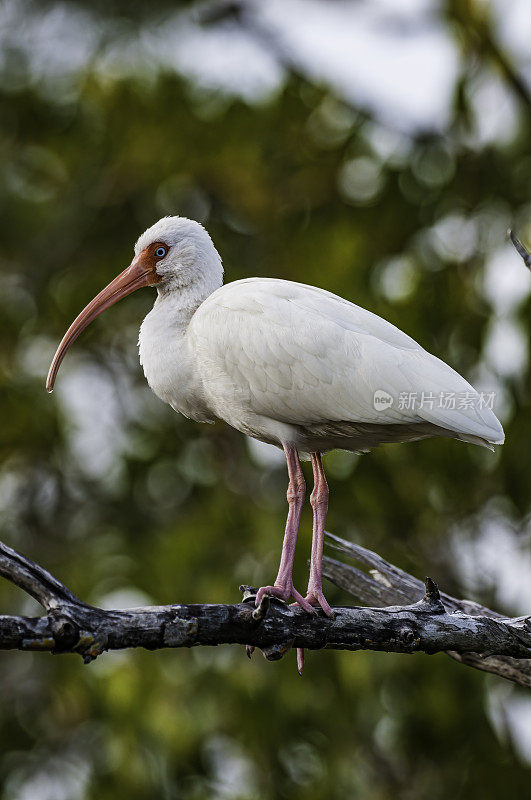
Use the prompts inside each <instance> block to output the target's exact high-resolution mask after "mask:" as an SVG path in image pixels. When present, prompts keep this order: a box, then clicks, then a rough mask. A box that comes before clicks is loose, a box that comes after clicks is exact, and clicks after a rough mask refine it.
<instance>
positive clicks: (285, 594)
mask: <svg viewBox="0 0 531 800" xmlns="http://www.w3.org/2000/svg"><path fill="white" fill-rule="evenodd" d="M265 595H269V596H270V597H276V598H277V599H278V600H283V601H284V602H285V603H287V602H288V600H289V599H290V597H293V599H294V600H295V603H293V605H298V606H300V607H301V608H303V609H304V610H305V611H307V612H308V614H315V609H314V608H313V607H312V606H311V605H310V603H309V602H308V600H306V599H305V598H304V597H303V596H302V594H299V592H298V591H297V590H296V589H295V588H294V587H293V584H286V585H283V584H275V585H274V586H261V587H260V589H258V591H257V593H256V600H255V605H256V606H259V605H260V603H261V601H262V599H263V597H264V596H265ZM325 602H326V601H325Z"/></svg>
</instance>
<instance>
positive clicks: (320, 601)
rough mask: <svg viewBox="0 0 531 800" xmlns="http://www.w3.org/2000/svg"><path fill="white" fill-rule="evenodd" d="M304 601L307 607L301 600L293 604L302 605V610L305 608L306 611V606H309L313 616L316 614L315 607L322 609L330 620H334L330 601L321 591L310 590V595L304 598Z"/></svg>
mask: <svg viewBox="0 0 531 800" xmlns="http://www.w3.org/2000/svg"><path fill="white" fill-rule="evenodd" d="M302 600H303V601H304V603H305V605H302V603H301V602H300V601H299V600H297V602H296V603H293V605H300V606H301V607H302V608H304V610H306V605H309V606H310V608H311V609H312V613H313V614H315V607H319V608H322V610H323V611H324V613H325V614H326V616H327V617H330V619H333V618H334V612H333V611H332V609H331V607H330V604H329V602H328V600H327V599H326V597H325V596H324V594H323V592H322V591H321V590H320V589H309V590H308V594H307V595H306V597H304V598H302Z"/></svg>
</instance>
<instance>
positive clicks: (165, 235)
mask: <svg viewBox="0 0 531 800" xmlns="http://www.w3.org/2000/svg"><path fill="white" fill-rule="evenodd" d="M222 281H223V268H222V266H221V259H220V257H219V254H218V252H217V250H216V248H215V247H214V245H213V243H212V239H211V238H210V236H209V235H208V233H207V232H206V230H205V229H204V228H203V226H202V225H200V224H199V223H198V222H195V221H194V220H191V219H186V218H185V217H163V218H162V219H159V221H158V222H156V223H155V224H154V225H152V226H151V228H148V229H147V231H144V233H143V234H142V235H141V236H140V237H139V239H138V241H137V243H136V245H135V257H134V258H133V260H132V261H131V263H130V265H129V266H128V267H127V269H125V270H124V271H123V272H121V273H120V274H119V275H118V276H117V277H116V278H115V279H114V280H113V281H111V283H109V285H108V286H106V287H105V289H102V291H101V292H100V293H99V294H98V295H96V297H95V298H94V299H93V300H91V302H90V303H89V304H88V306H86V307H85V308H84V309H83V311H82V312H81V313H80V314H79V316H78V317H76V319H75V320H74V322H73V323H72V324H71V326H70V327H69V329H68V330H67V332H66V333H65V335H64V336H63V338H62V340H61V343H60V344H59V347H58V348H57V351H56V353H55V356H54V357H53V361H52V363H51V366H50V369H49V371H48V378H47V380H46V389H47V391H48V392H51V391H52V390H53V387H54V383H55V379H56V377H57V373H58V371H59V367H60V366H61V362H62V360H63V358H64V357H65V355H66V352H67V350H68V348H69V347H70V345H71V344H72V343H73V342H74V341H75V339H77V337H78V336H79V334H80V333H81V331H83V330H84V329H85V328H86V327H87V325H90V323H91V322H92V320H94V319H96V317H97V316H99V314H101V313H102V311H105V310H106V309H107V308H109V306H112V305H114V303H117V302H118V300H121V299H122V298H123V297H126V296H127V295H128V294H131V292H134V291H136V289H140V288H141V287H142V286H155V287H156V289H157V291H158V293H159V295H161V296H168V295H172V294H174V293H179V294H185V295H186V296H187V297H186V299H187V302H189V303H190V304H194V303H195V304H196V305H199V303H200V302H201V301H202V300H203V299H204V298H205V297H207V296H208V295H209V294H210V293H211V292H213V291H214V290H215V289H217V288H218V287H219V286H221V283H222Z"/></svg>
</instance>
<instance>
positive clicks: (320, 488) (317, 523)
mask: <svg viewBox="0 0 531 800" xmlns="http://www.w3.org/2000/svg"><path fill="white" fill-rule="evenodd" d="M312 468H313V479H314V486H313V491H312V494H311V496H310V503H311V504H312V508H313V536H312V555H311V558H310V580H309V581H308V592H307V594H306V598H305V599H306V600H307V602H308V603H310V604H311V605H313V606H321V608H322V609H323V611H324V612H325V614H326V615H327V616H328V617H332V616H333V613H332V609H331V608H330V606H329V604H328V602H327V600H326V598H325V596H324V594H323V576H322V561H323V544H324V532H325V520H326V512H327V511H328V484H327V482H326V478H325V474H324V469H323V462H322V461H321V454H320V453H312Z"/></svg>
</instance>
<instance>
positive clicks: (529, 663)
mask: <svg viewBox="0 0 531 800" xmlns="http://www.w3.org/2000/svg"><path fill="white" fill-rule="evenodd" d="M327 542H328V544H330V545H331V546H332V547H334V548H335V549H336V550H338V551H340V552H342V553H344V554H346V555H348V556H349V557H350V558H352V559H355V560H356V561H358V562H359V563H360V564H363V566H364V567H368V568H369V573H368V574H367V573H366V572H363V571H361V570H360V569H358V568H357V567H354V566H351V565H349V564H344V563H343V562H341V561H337V560H336V559H334V558H330V557H328V556H325V557H324V559H323V575H324V576H325V577H327V578H328V579H329V580H330V581H332V582H333V583H335V584H336V586H339V587H340V588H341V589H344V590H345V591H347V592H349V594H352V595H353V596H354V597H356V598H357V599H358V600H361V602H362V603H370V604H372V605H375V606H386V605H387V604H390V603H393V602H394V603H402V604H406V603H415V602H416V601H417V602H418V601H419V599H420V598H421V597H422V596H423V594H424V584H423V583H422V581H419V580H418V579H417V578H414V577H413V576H412V575H409V573H407V572H404V570H401V569H400V568H399V567H395V566H394V565H393V564H389V562H387V561H385V560H384V559H383V558H381V556H379V555H377V554H376V553H373V552H372V551H371V550H367V549H366V548H365V547H361V546H360V545H357V544H354V543H353V542H347V541H345V540H344V539H340V538H339V537H338V536H333V535H332V534H330V533H327ZM440 597H441V601H442V603H443V605H444V607H445V608H446V609H447V611H448V612H450V616H451V617H452V618H454V616H453V615H454V613H461V614H463V615H466V616H467V617H476V618H488V619H491V620H493V621H497V622H499V623H502V624H503V623H504V622H505V621H506V620H507V618H506V617H504V616H503V615H502V614H499V613H498V612H497V611H492V610H491V609H489V608H485V607H484V606H482V605H480V604H479V603H475V602H473V601H472V600H457V599H456V598H455V597H451V596H450V595H448V594H444V592H441V595H440ZM513 622H517V623H518V624H520V623H521V624H522V626H523V630H524V631H526V633H525V636H526V637H528V636H529V633H530V632H531V617H529V616H527V617H520V618H518V620H513ZM441 649H442V648H441ZM445 652H446V653H447V655H449V656H450V657H451V658H453V659H455V660H456V661H459V662H461V663H462V664H466V665H467V666H469V667H474V668H475V669H480V670H482V671H483V672H492V673H493V674H494V675H499V676H500V677H502V678H507V679H508V680H510V681H513V682H514V683H518V684H520V685H521V686H527V687H528V688H531V653H529V656H528V657H527V658H526V657H524V658H513V657H512V654H511V653H508V652H506V653H500V652H496V653H495V652H494V651H491V653H489V652H488V651H483V650H481V649H478V650H477V651H476V652H470V651H469V652H462V651H459V650H458V648H455V647H448V648H447V649H445Z"/></svg>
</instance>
